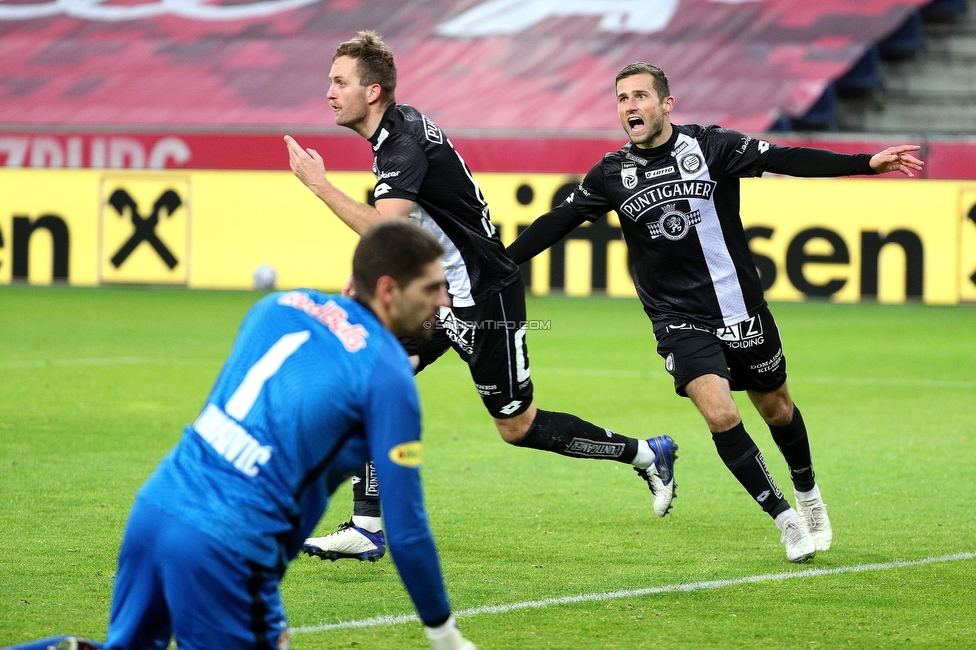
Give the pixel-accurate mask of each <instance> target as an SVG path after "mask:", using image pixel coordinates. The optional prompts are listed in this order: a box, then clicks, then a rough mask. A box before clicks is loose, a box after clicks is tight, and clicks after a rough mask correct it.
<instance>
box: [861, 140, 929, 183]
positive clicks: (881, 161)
mask: <svg viewBox="0 0 976 650" xmlns="http://www.w3.org/2000/svg"><path fill="white" fill-rule="evenodd" d="M919 149H921V147H919V146H918V145H917V144H902V145H898V146H897V147H888V148H887V149H885V150H884V151H882V152H881V153H876V154H874V155H873V156H871V162H870V165H871V169H873V170H874V171H875V173H877V174H885V173H887V172H901V173H902V174H904V175H905V176H915V174H914V173H913V172H912V170H915V171H921V169H922V166H923V165H925V163H924V162H922V161H921V160H919V159H918V158H916V157H915V156H912V155H911V154H909V153H908V152H909V151H918V150H919Z"/></svg>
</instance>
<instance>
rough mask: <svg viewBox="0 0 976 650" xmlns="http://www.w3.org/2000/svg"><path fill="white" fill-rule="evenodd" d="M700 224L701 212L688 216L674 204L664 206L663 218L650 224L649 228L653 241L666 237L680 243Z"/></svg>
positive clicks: (697, 211)
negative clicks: (680, 240) (692, 228)
mask: <svg viewBox="0 0 976 650" xmlns="http://www.w3.org/2000/svg"><path fill="white" fill-rule="evenodd" d="M700 222H701V212H700V211H699V210H695V211H694V212H692V213H691V214H686V213H684V212H682V211H681V210H679V209H678V208H676V207H675V205H674V204H673V203H672V204H669V205H666V206H664V211H663V212H662V213H661V217H660V218H659V219H658V220H657V221H652V222H650V223H648V224H647V228H648V230H650V231H651V238H652V239H657V238H658V237H664V238H665V239H670V240H671V241H678V240H679V239H684V238H685V236H686V235H687V234H688V231H689V230H691V227H692V226H694V225H696V224H698V223H700Z"/></svg>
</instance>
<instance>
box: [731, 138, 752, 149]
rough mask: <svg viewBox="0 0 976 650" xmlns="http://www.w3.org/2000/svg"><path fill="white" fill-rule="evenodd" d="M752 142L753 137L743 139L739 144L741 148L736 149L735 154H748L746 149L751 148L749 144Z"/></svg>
mask: <svg viewBox="0 0 976 650" xmlns="http://www.w3.org/2000/svg"><path fill="white" fill-rule="evenodd" d="M750 142H752V138H751V137H749V136H748V135H747V136H745V137H743V138H742V142H740V143H739V146H738V147H737V148H736V150H735V152H736V153H745V152H746V149H747V148H748V147H749V143H750Z"/></svg>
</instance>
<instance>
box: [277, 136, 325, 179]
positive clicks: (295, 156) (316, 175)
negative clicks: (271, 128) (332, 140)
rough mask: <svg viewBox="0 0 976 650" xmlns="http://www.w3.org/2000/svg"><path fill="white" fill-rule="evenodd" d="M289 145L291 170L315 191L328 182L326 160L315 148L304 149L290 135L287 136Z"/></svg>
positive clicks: (286, 140)
mask: <svg viewBox="0 0 976 650" xmlns="http://www.w3.org/2000/svg"><path fill="white" fill-rule="evenodd" d="M285 144H286V145H287V146H288V165H289V166H290V167H291V171H292V172H294V174H295V176H297V177H298V180H300V181H301V182H302V183H304V184H305V186H306V187H308V188H309V189H310V190H312V191H313V192H314V191H315V189H316V188H317V187H319V186H321V185H322V184H323V183H325V182H326V177H325V162H323V160H322V156H320V155H319V152H317V151H316V150H315V149H302V148H301V147H300V146H299V144H298V143H297V142H296V141H295V138H293V137H291V136H290V135H286V136H285Z"/></svg>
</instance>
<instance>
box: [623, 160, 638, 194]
mask: <svg viewBox="0 0 976 650" xmlns="http://www.w3.org/2000/svg"><path fill="white" fill-rule="evenodd" d="M620 182H621V183H623V184H624V187H625V188H626V189H628V190H632V189H634V188H635V187H637V165H635V164H634V163H632V162H625V163H623V166H622V167H621V168H620Z"/></svg>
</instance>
